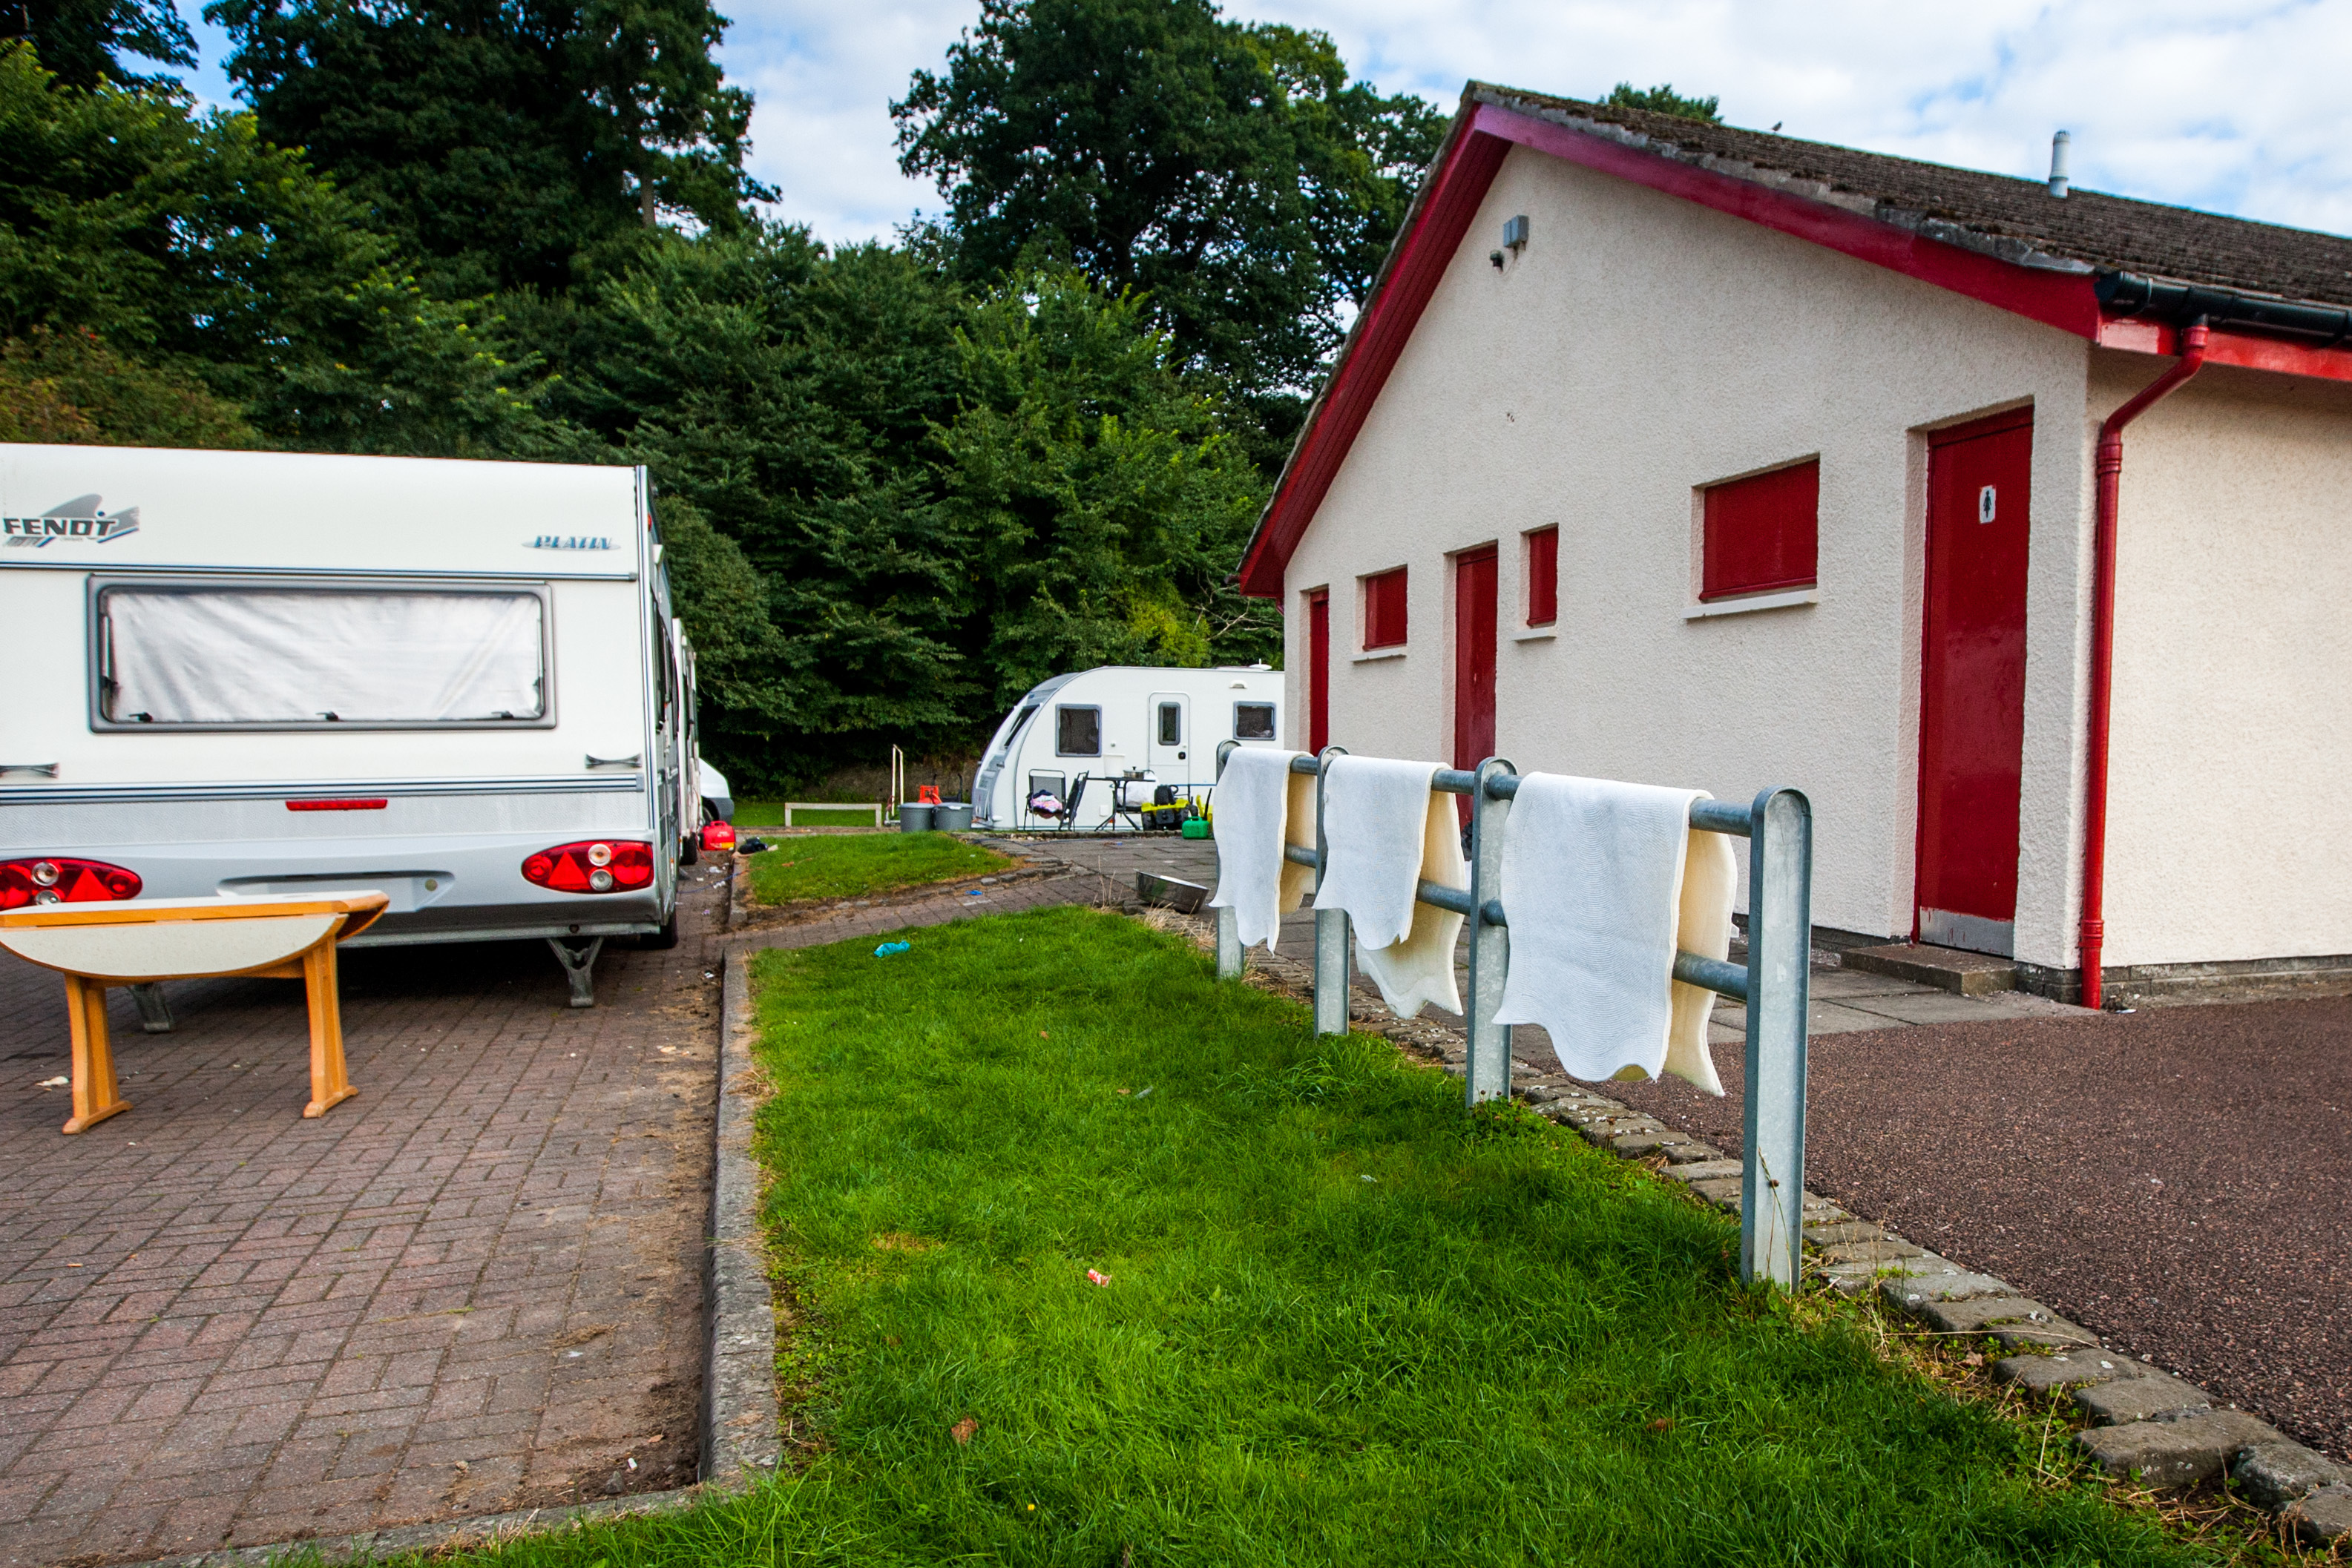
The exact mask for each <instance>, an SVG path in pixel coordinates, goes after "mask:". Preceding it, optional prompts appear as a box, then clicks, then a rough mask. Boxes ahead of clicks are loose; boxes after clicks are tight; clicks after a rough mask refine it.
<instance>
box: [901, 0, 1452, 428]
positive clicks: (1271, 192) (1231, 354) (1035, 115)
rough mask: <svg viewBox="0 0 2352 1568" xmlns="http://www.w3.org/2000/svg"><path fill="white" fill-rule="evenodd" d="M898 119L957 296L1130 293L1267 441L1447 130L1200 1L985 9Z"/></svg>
mask: <svg viewBox="0 0 2352 1568" xmlns="http://www.w3.org/2000/svg"><path fill="white" fill-rule="evenodd" d="M891 113H892V115H893V116H894V118H895V119H896V120H897V122H898V147H899V162H900V166H901V167H903V168H904V169H905V170H906V171H907V172H908V173H910V174H920V175H928V176H929V177H930V178H932V179H933V180H935V181H936V182H937V183H938V184H939V187H940V192H941V193H942V194H944V195H945V196H946V197H947V198H948V212H947V215H946V217H945V219H944V221H943V224H942V225H940V228H939V229H938V230H937V231H936V232H935V233H933V234H931V235H927V236H924V238H925V239H926V242H927V243H928V244H929V245H930V246H934V247H936V248H937V249H938V251H939V252H940V254H941V255H942V256H945V257H946V258H947V260H948V262H949V264H950V266H951V267H953V269H954V270H955V272H956V273H957V274H958V275H959V276H961V277H964V278H966V279H969V280H974V281H984V280H988V279H992V278H995V277H1003V276H1005V275H1008V274H1010V273H1013V272H1014V271H1017V270H1020V269H1022V268H1024V267H1031V266H1036V265H1066V266H1074V267H1077V268H1078V269H1079V270H1080V271H1082V272H1084V273H1085V274H1086V275H1087V277H1091V278H1093V279H1095V280H1096V281H1097V283H1099V284H1100V285H1101V286H1102V287H1104V288H1105V289H1107V290H1108V291H1109V292H1110V293H1112V294H1114V295H1117V294H1123V293H1128V292H1141V293H1144V294H1145V296H1146V298H1148V300H1149V304H1150V309H1151V310H1152V312H1153V313H1154V315H1155V316H1156V317H1157V318H1158V319H1159V320H1160V322H1161V323H1163V324H1164V325H1165V327H1166V328H1167V329H1168V331H1169V333H1170V336H1171V341H1172V344H1173V347H1174V351H1175V355H1176V359H1177V362H1178V363H1179V364H1181V365H1183V366H1185V367H1187V368H1192V369H1199V368H1206V369H1209V370H1213V371H1216V372H1218V373H1219V374H1221V375H1223V376H1224V377H1225V378H1227V379H1228V380H1229V381H1230V382H1231V383H1232V385H1233V387H1234V389H1235V391H1236V392H1238V393H1239V394H1240V395H1241V397H1243V398H1244V400H1246V401H1247V402H1248V403H1249V404H1250V405H1251V407H1252V409H1253V411H1254V412H1255V413H1257V414H1258V415H1259V416H1260V417H1261V418H1263V419H1266V420H1268V421H1269V422H1271V423H1273V424H1274V425H1275V426H1276V435H1277V436H1279V435H1284V434H1286V433H1287V429H1286V427H1287V426H1288V425H1290V424H1292V423H1295V421H1296V418H1297V408H1298V405H1299V402H1300V394H1302V393H1303V392H1306V391H1307V389H1309V388H1311V387H1312V386H1313V384H1314V383H1315V382H1316V381H1317V380H1318V376H1319V374H1320V371H1321V367H1322V364H1323V362H1324V360H1325V358H1326V356H1327V355H1328V353H1329V352H1330V351H1331V350H1332V349H1333V348H1334V347H1335V346H1336V345H1337V344H1338V342H1339V338H1340V336H1341V333H1342V331H1343V329H1344V322H1345V319H1346V318H1347V316H1348V314H1349V307H1350V306H1351V305H1354V304H1360V303H1361V301H1362V299H1363V298H1364V296H1365V294H1366V293H1367V291H1368V290H1369V289H1370V284H1371V281H1372V278H1373V276H1374V275H1375V273H1376V272H1377V271H1378V269H1379V267H1380V264H1381V257H1382V256H1384V255H1385V254H1386V253H1387V249H1388V246H1389V242H1390V239H1391V237H1392V235H1394V234H1395V231H1396V227H1397V225H1398V223H1399V222H1400V221H1401V220H1402V217H1403V214H1404V211H1405V209H1406V207H1407V205H1408V204H1410V203H1411V201H1412V193H1413V191H1414V189H1415V187H1416V184H1417V182H1418V179H1419V176H1420V173H1421V171H1422V169H1423V167H1424V166H1425V165H1426V163H1427V162H1428V161H1429V160H1430V158H1431V157H1432V156H1433V154H1434V152H1435V150H1436V147H1437V145H1438V142H1439V141H1440V139H1441V138H1442V136H1443V135H1444V125H1445V121H1444V116H1442V115H1441V114H1439V113H1438V112H1437V111H1436V110H1434V109H1433V108H1432V107H1431V106H1430V105H1428V104H1427V103H1425V102H1423V100H1421V99H1417V98H1414V97H1412V96H1410V95H1400V96H1397V97H1392V98H1384V97H1382V96H1381V95H1380V94H1378V93H1377V92H1375V91H1374V90H1373V89H1371V88H1370V87H1369V86H1367V85H1366V84H1364V83H1362V82H1357V81H1351V80H1350V79H1349V75H1348V69H1347V67H1346V65H1345V63H1344V62H1342V61H1341V60H1340V58H1339V53H1338V51H1337V50H1336V49H1335V48H1334V47H1333V46H1332V43H1331V40H1330V39H1329V38H1328V37H1325V36H1323V35H1322V34H1320V33H1307V32H1300V31H1297V30H1296V29H1294V28H1289V27H1282V26H1247V25H1244V24H1241V23H1237V22H1230V21H1227V20H1225V19H1224V18H1223V16H1221V15H1220V13H1219V11H1218V9H1217V7H1216V5H1214V4H1213V0H983V3H982V7H981V17H980V22H979V24H978V26H976V27H974V28H972V29H971V30H970V31H969V32H967V33H966V34H965V35H964V36H963V37H962V39H961V41H960V42H958V43H957V44H956V45H954V46H953V47H951V48H950V50H949V51H948V68H947V69H946V71H945V72H944V73H939V74H935V73H932V72H929V71H919V72H917V73H916V74H915V77H914V79H913V82H912V85H911V87H910V88H909V89H908V94H907V97H906V99H904V100H903V101H901V102H898V103H896V104H894V105H892V106H891Z"/></svg>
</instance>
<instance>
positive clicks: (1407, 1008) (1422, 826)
mask: <svg viewBox="0 0 2352 1568" xmlns="http://www.w3.org/2000/svg"><path fill="white" fill-rule="evenodd" d="M1436 772H1437V764H1435V763H1433V762H1400V761H1395V760H1391V758H1382V757H1335V758H1332V759H1331V762H1330V766H1329V768H1328V769H1327V770H1326V771H1325V773H1324V777H1323V842H1324V847H1325V864H1324V868H1323V885H1322V886H1321V887H1319V888H1318V889H1317V890H1316V894H1315V907H1316V908H1318V909H1340V910H1345V911H1346V912H1347V915H1348V918H1349V921H1350V922H1351V923H1352V924H1353V925H1354V927H1355V933H1356V957H1357V961H1358V963H1359V964H1360V966H1361V967H1362V968H1363V971H1364V973H1365V974H1366V975H1367V976H1368V977H1370V979H1371V981H1372V983H1373V984H1374V985H1376V986H1378V987H1379V988H1380V991H1381V999H1382V1000H1383V1001H1385V1002H1387V1003H1388V1005H1389V1007H1390V1009H1391V1010H1392V1011H1393V1012H1395V1013H1396V1015H1397V1016H1398V1017H1399V1018H1412V1017H1415V1016H1417V1015H1418V1014H1419V1013H1420V1012H1421V1010H1422V1009H1423V1008H1424V1007H1426V1006H1428V1005H1429V1004H1430V1003H1432V1002H1434V1003H1436V1004H1437V1005H1438V1006H1439V1007H1441V1008H1444V1009H1446V1010H1447V1011H1449V1012H1456V1013H1458V1012H1460V1011H1461V1010H1462V993H1461V989H1460V988H1459V987H1458V986H1457V985H1456V984H1455V983H1454V940H1455V938H1456V937H1458V936H1460V935H1461V934H1462V916H1461V915H1455V914H1454V913H1452V912H1451V911H1448V910H1444V909H1440V908H1438V907H1436V906H1435V905H1434V904H1423V903H1421V902H1420V901H1419V899H1418V898H1417V897H1416V896H1415V893H1416V890H1417V889H1418V887H1419V886H1420V883H1422V882H1423V880H1424V879H1425V880H1427V881H1430V882H1433V883H1439V884H1441V885H1442V886H1445V887H1459V888H1467V887H1468V886H1469V885H1470V871H1469V867H1468V866H1467V865H1466V864H1465V862H1464V861H1463V858H1462V845H1461V841H1460V840H1459V838H1458V837H1457V835H1456V832H1455V829H1454V799H1453V797H1452V796H1450V795H1438V794H1433V793H1432V792H1431V790H1430V788H1429V783H1430V779H1431V778H1432V777H1433V775H1434V774H1435V773H1436Z"/></svg>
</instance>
